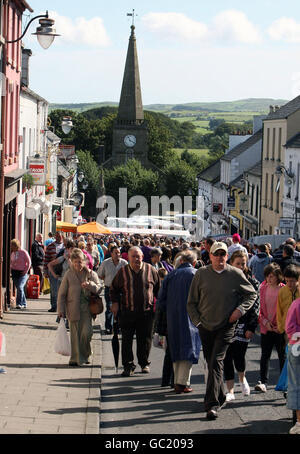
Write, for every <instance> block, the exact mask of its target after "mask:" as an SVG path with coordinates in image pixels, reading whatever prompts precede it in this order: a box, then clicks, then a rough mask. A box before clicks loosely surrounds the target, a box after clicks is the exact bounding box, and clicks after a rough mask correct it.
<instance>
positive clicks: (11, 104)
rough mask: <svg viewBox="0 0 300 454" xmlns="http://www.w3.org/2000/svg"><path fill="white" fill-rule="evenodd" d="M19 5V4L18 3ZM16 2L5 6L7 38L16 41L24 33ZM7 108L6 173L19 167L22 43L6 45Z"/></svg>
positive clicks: (5, 114) (5, 113)
mask: <svg viewBox="0 0 300 454" xmlns="http://www.w3.org/2000/svg"><path fill="white" fill-rule="evenodd" d="M16 3H17V2H16ZM16 3H15V2H12V1H10V2H9V3H8V4H7V5H5V6H4V10H5V12H4V21H5V24H4V27H5V36H6V37H7V39H8V40H13V39H16V38H17V37H18V36H20V35H21V33H22V12H23V11H20V9H18V8H17V6H16ZM5 60H6V64H5V76H6V93H7V95H6V106H5V110H4V118H5V129H4V139H5V140H4V158H5V173H8V172H11V171H12V170H15V169H17V168H18V167H19V165H18V159H19V158H18V156H19V104H20V80H21V41H18V42H16V43H12V44H6V57H5Z"/></svg>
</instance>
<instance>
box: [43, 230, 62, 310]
mask: <svg viewBox="0 0 300 454" xmlns="http://www.w3.org/2000/svg"><path fill="white" fill-rule="evenodd" d="M63 248H64V243H63V236H62V234H61V232H56V234H55V241H53V242H52V243H50V244H48V246H47V248H46V251H45V259H44V276H45V277H48V278H49V281H50V304H51V308H50V309H49V310H48V312H56V301H57V293H58V279H55V277H54V276H53V274H52V273H50V272H49V270H48V263H50V262H52V260H54V259H56V257H57V255H58V253H59V252H60V251H61V250H62V249H63Z"/></svg>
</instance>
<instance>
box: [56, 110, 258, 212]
mask: <svg viewBox="0 0 300 454" xmlns="http://www.w3.org/2000/svg"><path fill="white" fill-rule="evenodd" d="M116 115H117V109H116V108H115V107H102V108H97V109H92V110H90V111H87V112H84V113H80V114H79V113H76V112H74V111H71V110H53V111H52V112H51V113H50V115H49V117H50V119H51V126H52V127H53V128H54V132H55V133H56V134H57V135H58V136H59V137H60V138H61V139H62V144H66V145H70V144H72V145H74V146H75V149H76V154H77V155H78V158H79V168H80V169H81V170H82V171H83V173H84V174H85V179H86V180H87V182H88V188H87V189H86V190H85V191H83V189H82V187H81V185H80V183H79V190H80V191H81V192H85V207H84V209H83V215H84V216H93V217H94V216H95V215H96V213H95V207H96V200H97V197H98V195H99V189H100V176H101V171H100V165H101V164H102V162H100V155H99V153H100V147H103V146H104V149H105V160H107V159H108V158H109V157H110V156H111V151H112V135H113V123H114V120H115V118H116ZM64 116H71V117H72V121H73V125H74V126H73V128H72V130H71V132H70V133H69V134H68V135H65V134H64V133H63V131H62V129H61V122H62V118H63V117H64ZM145 120H146V121H147V126H148V145H149V156H148V157H149V160H150V162H152V163H153V168H152V169H145V168H143V167H142V165H141V163H140V162H139V161H137V160H135V159H132V160H129V161H128V162H127V163H126V164H124V165H121V166H118V167H115V168H113V169H105V172H104V177H105V188H106V194H107V195H111V196H112V197H114V198H115V200H118V196H119V188H121V187H124V188H127V191H128V197H129V198H130V197H132V196H134V195H141V196H144V197H146V198H147V199H149V197H150V196H152V195H159V196H161V195H164V194H165V195H167V196H169V197H173V196H174V195H180V196H182V197H184V196H186V195H189V194H193V195H196V193H197V182H196V176H197V175H198V173H200V172H201V171H202V170H204V169H205V168H206V167H207V166H209V165H210V164H211V162H212V161H214V160H216V159H218V158H220V157H221V156H222V155H223V154H224V153H225V150H226V149H227V148H228V142H229V134H232V133H236V132H237V131H240V132H241V133H245V132H247V131H248V129H249V128H250V126H251V125H250V124H249V123H248V124H246V123H245V124H234V123H225V122H224V121H223V120H218V119H217V120H211V122H210V128H212V129H213V132H212V133H210V134H200V133H197V132H196V128H195V126H194V125H193V124H192V123H191V122H189V121H185V122H179V121H176V120H171V119H170V118H168V117H167V116H165V115H163V114H161V113H155V112H149V111H146V112H145ZM174 148H186V150H185V151H184V152H183V153H182V154H181V156H178V154H177V153H176V152H175V151H174V150H173V149H174ZM188 148H209V157H208V158H203V157H202V156H201V155H200V154H199V156H198V155H197V153H191V152H189V151H188Z"/></svg>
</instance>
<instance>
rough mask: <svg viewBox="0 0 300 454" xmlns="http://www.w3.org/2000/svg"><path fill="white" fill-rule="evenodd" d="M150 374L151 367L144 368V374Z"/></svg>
mask: <svg viewBox="0 0 300 454" xmlns="http://www.w3.org/2000/svg"><path fill="white" fill-rule="evenodd" d="M149 373H150V367H149V366H145V367H142V374H149Z"/></svg>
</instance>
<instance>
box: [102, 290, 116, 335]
mask: <svg viewBox="0 0 300 454" xmlns="http://www.w3.org/2000/svg"><path fill="white" fill-rule="evenodd" d="M104 296H105V301H106V311H105V329H107V330H109V331H112V329H113V324H114V315H113V313H112V312H111V311H110V308H111V305H112V302H111V301H110V296H109V287H105V289H104Z"/></svg>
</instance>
